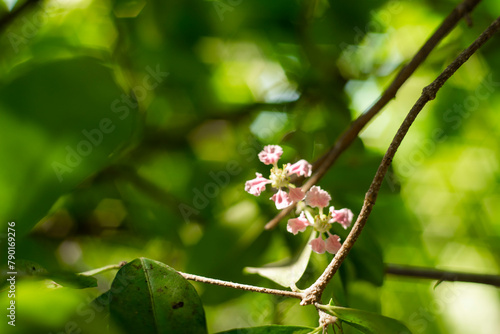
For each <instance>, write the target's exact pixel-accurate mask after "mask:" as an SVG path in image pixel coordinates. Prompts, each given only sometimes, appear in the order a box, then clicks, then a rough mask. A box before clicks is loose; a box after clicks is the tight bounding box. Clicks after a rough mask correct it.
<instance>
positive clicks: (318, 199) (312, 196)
mask: <svg viewBox="0 0 500 334" xmlns="http://www.w3.org/2000/svg"><path fill="white" fill-rule="evenodd" d="M331 199H332V198H331V197H330V195H329V194H328V193H327V192H326V191H324V190H322V189H321V188H320V187H318V186H313V187H311V189H309V191H308V192H307V195H306V204H307V205H309V206H310V207H313V208H316V207H319V208H324V207H327V206H328V203H330V200H331Z"/></svg>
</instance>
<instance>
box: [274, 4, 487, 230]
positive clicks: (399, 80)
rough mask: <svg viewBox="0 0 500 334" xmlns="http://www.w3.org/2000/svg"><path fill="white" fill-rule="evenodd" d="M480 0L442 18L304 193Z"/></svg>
mask: <svg viewBox="0 0 500 334" xmlns="http://www.w3.org/2000/svg"><path fill="white" fill-rule="evenodd" d="M480 1H481V0H465V1H464V2H462V3H461V4H459V5H458V6H457V7H455V9H453V11H452V12H451V13H450V15H448V17H446V19H445V20H444V21H443V23H441V25H440V26H439V28H438V29H437V30H436V31H435V32H434V34H432V36H431V37H430V38H429V39H428V40H427V42H425V44H424V45H423V46H422V47H421V48H420V50H419V51H418V52H417V53H416V54H415V56H414V57H413V59H412V60H411V61H410V62H409V63H408V64H407V65H406V66H405V67H403V68H402V69H401V70H400V71H399V73H398V75H397V76H396V78H395V79H394V80H393V81H392V83H391V84H390V85H389V87H388V88H387V89H386V90H385V91H384V93H383V94H382V95H381V96H380V97H379V99H378V100H377V101H376V102H375V103H374V104H373V105H372V106H371V107H370V108H369V109H368V110H367V111H365V112H364V113H363V114H362V115H361V116H359V117H358V118H357V119H356V120H355V121H354V122H353V123H351V126H350V127H349V128H348V129H347V130H346V131H345V132H344V133H342V134H341V135H340V136H339V138H338V139H337V140H336V142H335V144H334V145H333V146H332V147H331V148H330V150H329V151H328V152H327V153H325V154H324V155H323V156H322V157H320V158H319V159H318V160H317V161H316V162H315V163H314V166H313V170H314V171H315V173H314V174H313V175H312V176H311V178H309V180H308V181H307V182H306V183H305V184H304V185H303V186H302V189H303V190H304V192H305V191H307V190H308V189H309V188H310V187H312V186H313V185H315V184H317V182H318V181H319V180H320V179H321V178H322V177H323V176H324V175H325V174H326V172H327V171H328V169H330V167H331V166H332V165H333V163H334V162H335V161H336V160H337V159H338V157H339V156H340V154H342V152H344V151H345V150H346V149H347V148H348V147H349V146H350V145H351V144H352V142H353V141H354V140H355V139H356V138H357V136H358V134H359V133H360V132H361V130H362V129H363V128H364V127H365V125H366V124H367V123H368V122H369V121H370V120H371V119H372V118H373V117H374V116H375V115H376V114H377V113H378V112H379V111H380V110H382V108H384V107H385V105H386V104H387V103H389V101H391V100H392V99H393V98H394V97H396V93H397V92H398V90H399V88H400V87H401V86H402V85H403V84H404V83H405V82H406V80H408V78H409V77H410V76H411V75H412V74H413V72H415V70H416V69H417V68H418V66H419V65H420V64H421V63H423V62H424V60H425V59H426V58H427V56H428V55H429V54H430V53H431V51H432V50H433V49H434V48H435V47H436V46H437V45H438V44H439V42H440V41H441V40H442V39H443V38H444V37H445V36H446V35H448V34H449V33H450V31H451V30H453V28H454V27H455V26H456V25H457V23H458V22H459V21H460V19H461V18H462V17H464V16H466V15H468V14H469V13H470V12H471V11H472V10H473V9H474V7H476V5H477V4H478V3H479V2H480ZM294 208H295V205H292V206H290V207H288V208H286V209H284V210H282V211H280V212H279V213H278V214H277V215H276V216H275V217H274V218H273V219H272V220H270V221H269V222H268V223H267V224H266V226H265V228H266V229H268V230H269V229H272V228H274V227H275V226H276V225H277V224H278V223H279V222H280V221H281V220H282V219H283V218H284V217H286V216H287V215H288V214H289V213H290V212H292V211H293V209H294Z"/></svg>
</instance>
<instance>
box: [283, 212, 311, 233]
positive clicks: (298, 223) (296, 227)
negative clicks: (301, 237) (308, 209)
mask: <svg viewBox="0 0 500 334" xmlns="http://www.w3.org/2000/svg"><path fill="white" fill-rule="evenodd" d="M309 225H311V224H310V223H309V221H308V220H307V219H306V216H305V215H304V211H302V212H301V214H300V216H299V217H298V218H293V219H289V220H288V224H287V226H286V230H287V231H288V232H290V233H293V234H297V233H299V232H304V231H305V230H306V228H307V226H309Z"/></svg>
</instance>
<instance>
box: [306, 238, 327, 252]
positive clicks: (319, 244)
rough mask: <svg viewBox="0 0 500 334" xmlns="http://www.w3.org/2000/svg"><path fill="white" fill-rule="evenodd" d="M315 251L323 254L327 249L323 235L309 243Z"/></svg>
mask: <svg viewBox="0 0 500 334" xmlns="http://www.w3.org/2000/svg"><path fill="white" fill-rule="evenodd" d="M309 244H310V245H311V248H312V250H313V251H315V252H316V253H318V254H323V253H324V252H325V250H326V245H325V240H323V239H322V238H321V235H320V236H319V237H317V238H316V239H312V240H311V242H310V243H309Z"/></svg>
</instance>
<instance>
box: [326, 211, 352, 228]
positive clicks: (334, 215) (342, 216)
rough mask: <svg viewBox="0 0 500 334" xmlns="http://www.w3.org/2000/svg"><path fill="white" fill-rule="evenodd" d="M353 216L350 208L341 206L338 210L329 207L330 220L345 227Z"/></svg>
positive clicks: (349, 223)
mask: <svg viewBox="0 0 500 334" xmlns="http://www.w3.org/2000/svg"><path fill="white" fill-rule="evenodd" d="M353 217H354V215H353V213H352V211H351V210H349V209H346V208H343V209H340V210H335V209H334V208H333V206H331V207H330V222H331V223H334V222H337V223H339V224H340V225H342V226H343V227H344V229H347V228H348V227H349V226H350V225H351V222H352V218H353Z"/></svg>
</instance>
